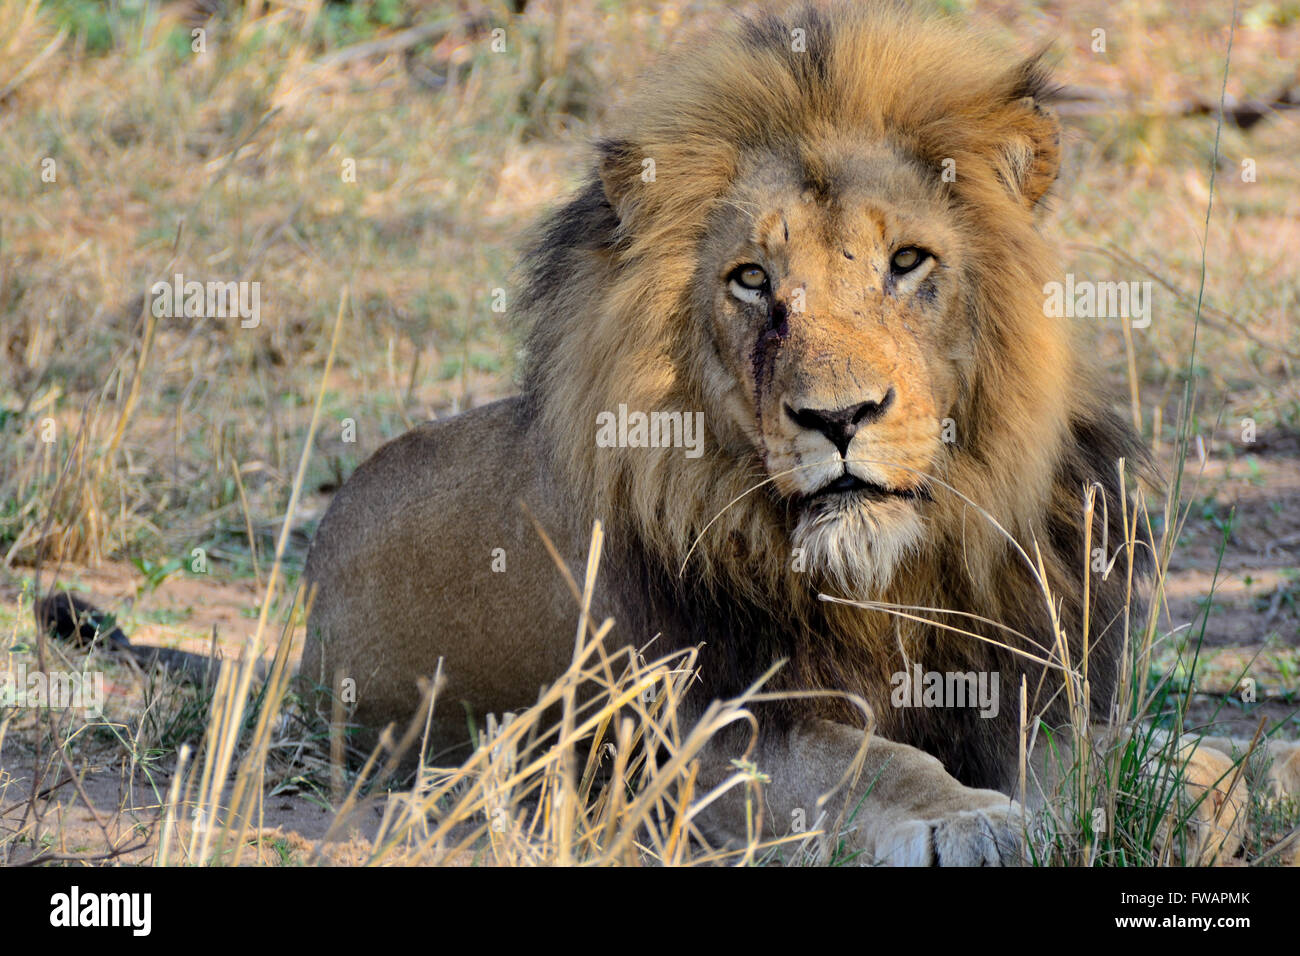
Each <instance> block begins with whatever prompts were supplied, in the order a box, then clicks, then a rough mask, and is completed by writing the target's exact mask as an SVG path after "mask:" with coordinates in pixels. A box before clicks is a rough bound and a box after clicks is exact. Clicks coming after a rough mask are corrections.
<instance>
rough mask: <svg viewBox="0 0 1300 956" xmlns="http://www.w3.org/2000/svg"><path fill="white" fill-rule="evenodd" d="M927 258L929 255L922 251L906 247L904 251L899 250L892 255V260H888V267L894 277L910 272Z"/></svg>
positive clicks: (913, 247)
mask: <svg viewBox="0 0 1300 956" xmlns="http://www.w3.org/2000/svg"><path fill="white" fill-rule="evenodd" d="M929 257H930V253H928V252H926V251H925V250H924V249H918V248H916V246H908V247H907V248H906V249H899V250H898V251H897V252H895V253H894V258H892V259H890V260H889V267H890V268H891V269H893V270H894V274H895V275H904V274H905V273H908V272H911V271H912V270H913V269H915V268H916V267H917V266H919V265H920V264H921V263H922V262H924V261H925V260H926V259H928V258H929Z"/></svg>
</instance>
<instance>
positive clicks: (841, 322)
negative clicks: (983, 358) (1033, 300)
mask: <svg viewBox="0 0 1300 956" xmlns="http://www.w3.org/2000/svg"><path fill="white" fill-rule="evenodd" d="M819 155H820V156H823V157H825V156H830V157H840V158H839V159H834V158H832V159H831V161H830V162H828V163H825V164H824V165H822V167H821V168H820V169H818V170H817V171H816V173H815V174H813V175H811V176H810V175H809V173H808V171H807V168H806V166H800V165H796V164H791V163H785V162H783V161H782V160H781V159H779V158H777V157H767V158H764V159H760V160H758V161H756V162H755V163H754V164H753V168H752V170H751V171H750V172H749V173H748V174H747V175H744V176H742V177H740V178H739V179H738V181H737V185H736V187H735V189H734V191H733V194H732V195H731V196H729V197H728V198H727V200H726V201H725V202H724V203H723V204H722V209H723V210H724V211H723V212H722V213H721V214H720V215H719V216H718V217H716V219H715V221H714V223H713V226H712V228H711V229H710V233H709V237H708V239H707V240H706V241H705V243H704V250H705V252H704V260H705V264H704V265H703V267H702V268H701V270H700V273H699V274H698V276H697V289H696V296H697V303H698V307H699V311H700V314H707V315H709V316H711V327H710V329H709V330H708V331H709V334H710V335H711V336H712V338H713V341H714V344H715V346H716V348H715V349H714V350H713V353H712V354H713V356H714V357H713V359H711V360H710V361H709V362H708V363H707V365H706V368H705V372H704V374H705V378H706V391H707V392H708V393H709V394H711V395H714V396H718V397H720V398H721V399H722V407H723V409H724V412H723V414H724V415H725V416H726V417H727V418H728V419H729V422H728V425H730V426H731V427H733V428H734V429H735V430H736V431H737V433H738V434H742V435H744V436H745V438H746V440H747V442H748V443H749V444H750V445H751V446H752V451H753V452H754V453H756V455H757V457H758V459H759V460H760V461H761V462H762V467H763V469H764V470H765V471H766V476H767V477H769V478H771V480H772V485H773V488H774V489H775V492H776V494H777V495H779V497H780V498H781V499H782V500H783V501H784V502H786V503H787V505H788V509H787V510H788V512H789V513H790V515H791V516H792V520H793V529H792V531H793V539H794V540H793V544H794V546H795V547H796V548H801V549H803V556H804V558H805V561H806V563H807V565H808V566H810V567H815V568H818V569H820V570H822V571H824V572H825V573H827V574H829V575H830V576H831V577H832V578H834V579H836V580H837V581H838V582H839V583H841V584H843V585H844V586H845V587H850V586H852V588H853V590H858V591H860V590H863V589H864V588H865V589H867V590H870V589H872V588H873V587H876V586H878V585H880V584H882V583H884V582H885V581H886V580H887V579H888V577H889V575H890V573H891V572H892V570H893V568H894V567H895V566H896V565H897V563H898V561H899V560H900V559H901V558H902V557H903V556H904V555H905V554H906V553H907V552H908V551H909V550H911V549H913V548H915V547H916V546H917V544H918V543H919V542H920V541H921V540H922V538H923V536H924V524H923V523H924V520H925V511H926V507H927V503H928V502H929V499H930V485H929V482H928V481H927V478H928V476H931V475H937V474H940V473H941V468H942V461H943V457H944V453H943V449H944V442H943V420H944V419H945V418H946V417H948V416H949V413H950V412H951V411H952V409H953V405H954V402H955V401H956V400H957V397H958V386H959V382H960V381H961V379H962V376H963V370H964V368H965V367H966V365H967V364H968V363H969V361H970V359H971V354H972V343H971V330H970V325H969V322H967V321H964V320H963V318H962V316H963V315H964V311H963V309H962V308H961V301H960V296H959V290H958V276H960V274H961V266H962V263H961V249H960V247H961V243H960V239H959V234H958V230H957V229H956V228H955V225H953V224H950V223H949V219H950V217H951V214H950V213H948V212H946V209H945V206H944V204H943V203H942V202H940V201H939V198H938V195H937V190H935V188H934V185H933V184H932V183H928V182H926V181H925V179H924V178H923V177H922V174H921V173H920V172H913V171H912V170H911V169H910V168H909V166H908V164H907V163H905V162H902V161H900V160H899V158H898V157H895V156H891V155H887V147H877V148H876V149H875V150H864V149H863V147H862V146H861V145H860V144H859V145H858V146H857V147H856V148H853V149H845V150H834V149H828V150H822V151H820V153H819Z"/></svg>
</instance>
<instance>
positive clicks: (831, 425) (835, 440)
mask: <svg viewBox="0 0 1300 956" xmlns="http://www.w3.org/2000/svg"><path fill="white" fill-rule="evenodd" d="M893 403H894V390H893V388H890V389H889V391H887V392H885V397H884V398H882V399H880V401H867V402H859V403H858V404H857V405H849V406H847V407H845V408H837V409H834V410H828V409H824V408H800V409H798V410H795V409H793V408H791V407H790V406H789V405H788V404H787V405H786V406H785V413H786V414H787V415H789V416H790V418H791V419H792V420H793V421H794V423H795V424H796V425H798V426H800V427H801V428H807V429H809V430H811V431H816V432H821V433H822V434H823V435H825V436H826V437H827V438H829V439H830V442H831V444H832V445H834V446H835V447H836V448H838V449H839V451H840V456H841V457H844V458H847V457H848V454H849V442H851V441H852V440H853V436H854V435H856V434H857V433H858V429H859V428H861V427H862V426H863V425H870V424H871V423H872V422H874V421H876V420H877V419H879V418H880V417H881V416H882V415H884V414H885V412H886V411H887V410H888V409H889V406H890V405H892V404H893Z"/></svg>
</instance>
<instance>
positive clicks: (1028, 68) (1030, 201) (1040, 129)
mask: <svg viewBox="0 0 1300 956" xmlns="http://www.w3.org/2000/svg"><path fill="white" fill-rule="evenodd" d="M1019 74H1020V76H1019V82H1018V83H1017V88H1016V98H1015V99H1014V100H1013V102H1012V103H1011V104H1010V105H1009V109H1010V115H1009V122H1008V124H1007V139H1006V141H1005V142H1004V143H1003V144H1002V145H1001V150H1000V156H999V163H998V176H999V178H1001V179H1002V181H1003V183H1005V184H1006V186H1007V188H1008V189H1010V190H1011V191H1012V192H1013V193H1015V195H1016V196H1018V197H1019V198H1020V199H1021V200H1022V201H1023V202H1024V203H1025V205H1026V206H1029V207H1031V208H1032V207H1033V206H1035V205H1037V204H1038V201H1039V200H1040V199H1042V198H1043V196H1044V194H1045V193H1046V192H1047V190H1048V189H1050V188H1051V186H1052V183H1054V182H1056V174H1057V173H1058V172H1059V171H1060V169H1061V122H1060V120H1059V119H1057V117H1056V114H1055V113H1054V112H1053V111H1052V110H1051V109H1049V108H1048V107H1047V106H1046V105H1045V100H1046V99H1047V95H1048V86H1049V81H1048V76H1047V70H1046V67H1045V66H1044V65H1043V57H1042V55H1041V54H1040V55H1038V56H1034V57H1031V58H1030V59H1028V60H1026V61H1025V62H1024V63H1023V64H1022V65H1021V67H1020V70H1019Z"/></svg>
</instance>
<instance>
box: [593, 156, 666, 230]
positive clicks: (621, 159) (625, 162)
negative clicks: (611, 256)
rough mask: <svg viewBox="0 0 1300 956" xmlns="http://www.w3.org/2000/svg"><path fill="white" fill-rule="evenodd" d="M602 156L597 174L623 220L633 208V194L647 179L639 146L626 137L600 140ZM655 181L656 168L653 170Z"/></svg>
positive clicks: (597, 166) (611, 203)
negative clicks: (654, 171)
mask: <svg viewBox="0 0 1300 956" xmlns="http://www.w3.org/2000/svg"><path fill="white" fill-rule="evenodd" d="M597 149H598V150H599V151H600V160H599V162H598V163H597V164H596V175H598V176H599V177H600V182H601V185H602V186H603V187H604V189H605V198H606V199H608V200H609V204H610V205H611V206H613V207H614V212H615V213H616V214H617V215H618V218H619V221H620V222H622V221H624V220H625V219H626V218H627V215H628V213H629V212H630V211H631V204H632V198H633V196H634V195H635V193H636V189H637V187H638V186H640V185H641V184H642V183H643V182H644V181H645V179H644V177H645V175H646V172H645V169H644V168H643V164H642V162H641V159H640V157H639V156H638V155H637V150H636V147H635V146H633V144H632V143H630V142H629V141H627V140H625V139H606V140H602V141H601V142H600V143H598V144H597ZM650 175H651V177H652V179H651V181H653V175H654V174H653V170H652V171H651V173H650Z"/></svg>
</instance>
